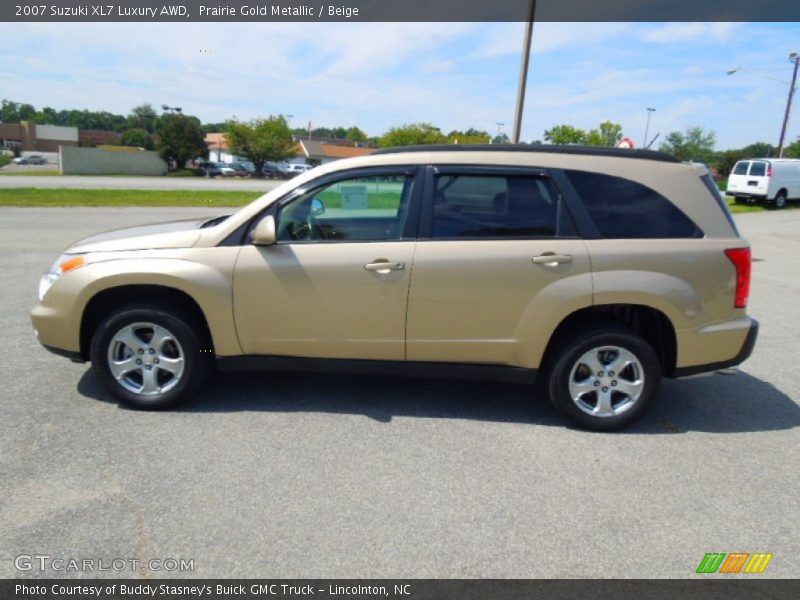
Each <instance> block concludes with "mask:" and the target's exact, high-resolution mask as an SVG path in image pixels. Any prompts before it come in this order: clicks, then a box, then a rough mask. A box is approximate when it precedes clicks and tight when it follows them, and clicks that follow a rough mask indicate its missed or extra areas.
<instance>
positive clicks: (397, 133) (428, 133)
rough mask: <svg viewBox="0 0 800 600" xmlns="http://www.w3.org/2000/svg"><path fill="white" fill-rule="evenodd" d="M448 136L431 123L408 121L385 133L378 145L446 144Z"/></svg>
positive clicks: (385, 146) (387, 146)
mask: <svg viewBox="0 0 800 600" xmlns="http://www.w3.org/2000/svg"><path fill="white" fill-rule="evenodd" d="M446 142H447V138H446V137H445V136H444V134H443V133H442V132H441V130H440V129H439V128H438V127H434V126H433V125H431V124H430V123H407V124H405V125H401V126H400V127H392V128H391V129H389V131H387V132H386V133H384V134H383V136H382V137H381V138H380V140H379V142H378V145H379V146H380V147H381V148H391V147H395V146H417V145H427V144H444V143H446Z"/></svg>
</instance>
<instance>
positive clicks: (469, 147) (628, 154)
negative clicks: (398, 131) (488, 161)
mask: <svg viewBox="0 0 800 600" xmlns="http://www.w3.org/2000/svg"><path fill="white" fill-rule="evenodd" d="M401 152H530V153H543V154H578V155H582V156H613V157H615V158H638V159H642V160H655V161H660V162H670V163H679V162H681V161H680V160H678V159H677V158H675V157H674V156H672V155H671V154H667V153H666V152H659V151H656V150H643V149H630V148H605V147H601V146H572V145H551V144H430V145H427V146H424V145H423V146H398V147H396V148H382V149H380V150H376V151H375V152H373V153H372V156H375V155H376V154H399V153H401Z"/></svg>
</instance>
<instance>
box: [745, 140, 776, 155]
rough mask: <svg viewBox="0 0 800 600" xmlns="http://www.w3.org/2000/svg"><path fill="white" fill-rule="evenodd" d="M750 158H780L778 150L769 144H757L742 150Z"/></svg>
mask: <svg viewBox="0 0 800 600" xmlns="http://www.w3.org/2000/svg"><path fill="white" fill-rule="evenodd" d="M742 152H744V153H745V154H746V155H747V156H748V158H774V157H776V156H778V148H777V147H775V146H773V145H772V144H769V143H767V142H756V143H755V144H750V145H749V146H745V147H744V148H742Z"/></svg>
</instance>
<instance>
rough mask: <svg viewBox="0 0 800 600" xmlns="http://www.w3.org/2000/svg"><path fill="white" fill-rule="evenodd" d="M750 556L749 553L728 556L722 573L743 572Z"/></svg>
mask: <svg viewBox="0 0 800 600" xmlns="http://www.w3.org/2000/svg"><path fill="white" fill-rule="evenodd" d="M748 556H750V553H749V552H732V553H731V554H728V558H727V559H726V560H725V562H724V563H722V568H721V569H720V570H719V572H720V573H738V572H739V571H741V570H742V567H743V566H744V563H745V561H746V560H747V557H748Z"/></svg>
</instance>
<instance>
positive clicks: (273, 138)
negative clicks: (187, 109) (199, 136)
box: [225, 115, 295, 177]
mask: <svg viewBox="0 0 800 600" xmlns="http://www.w3.org/2000/svg"><path fill="white" fill-rule="evenodd" d="M225 137H226V139H227V140H228V146H229V147H230V149H231V152H232V153H233V154H236V155H237V156H244V157H246V158H248V159H249V160H250V161H251V162H252V163H253V165H254V166H255V168H256V170H255V176H256V177H262V176H263V173H262V168H263V166H264V163H265V162H267V161H281V160H286V159H289V158H292V157H293V156H294V155H295V150H294V147H295V142H294V138H292V132H291V131H290V130H289V126H288V125H287V124H286V119H285V118H284V117H282V116H277V117H273V116H272V115H270V117H269V118H268V119H254V120H252V121H247V122H245V121H236V120H235V119H231V120H230V121H227V122H226V123H225Z"/></svg>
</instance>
